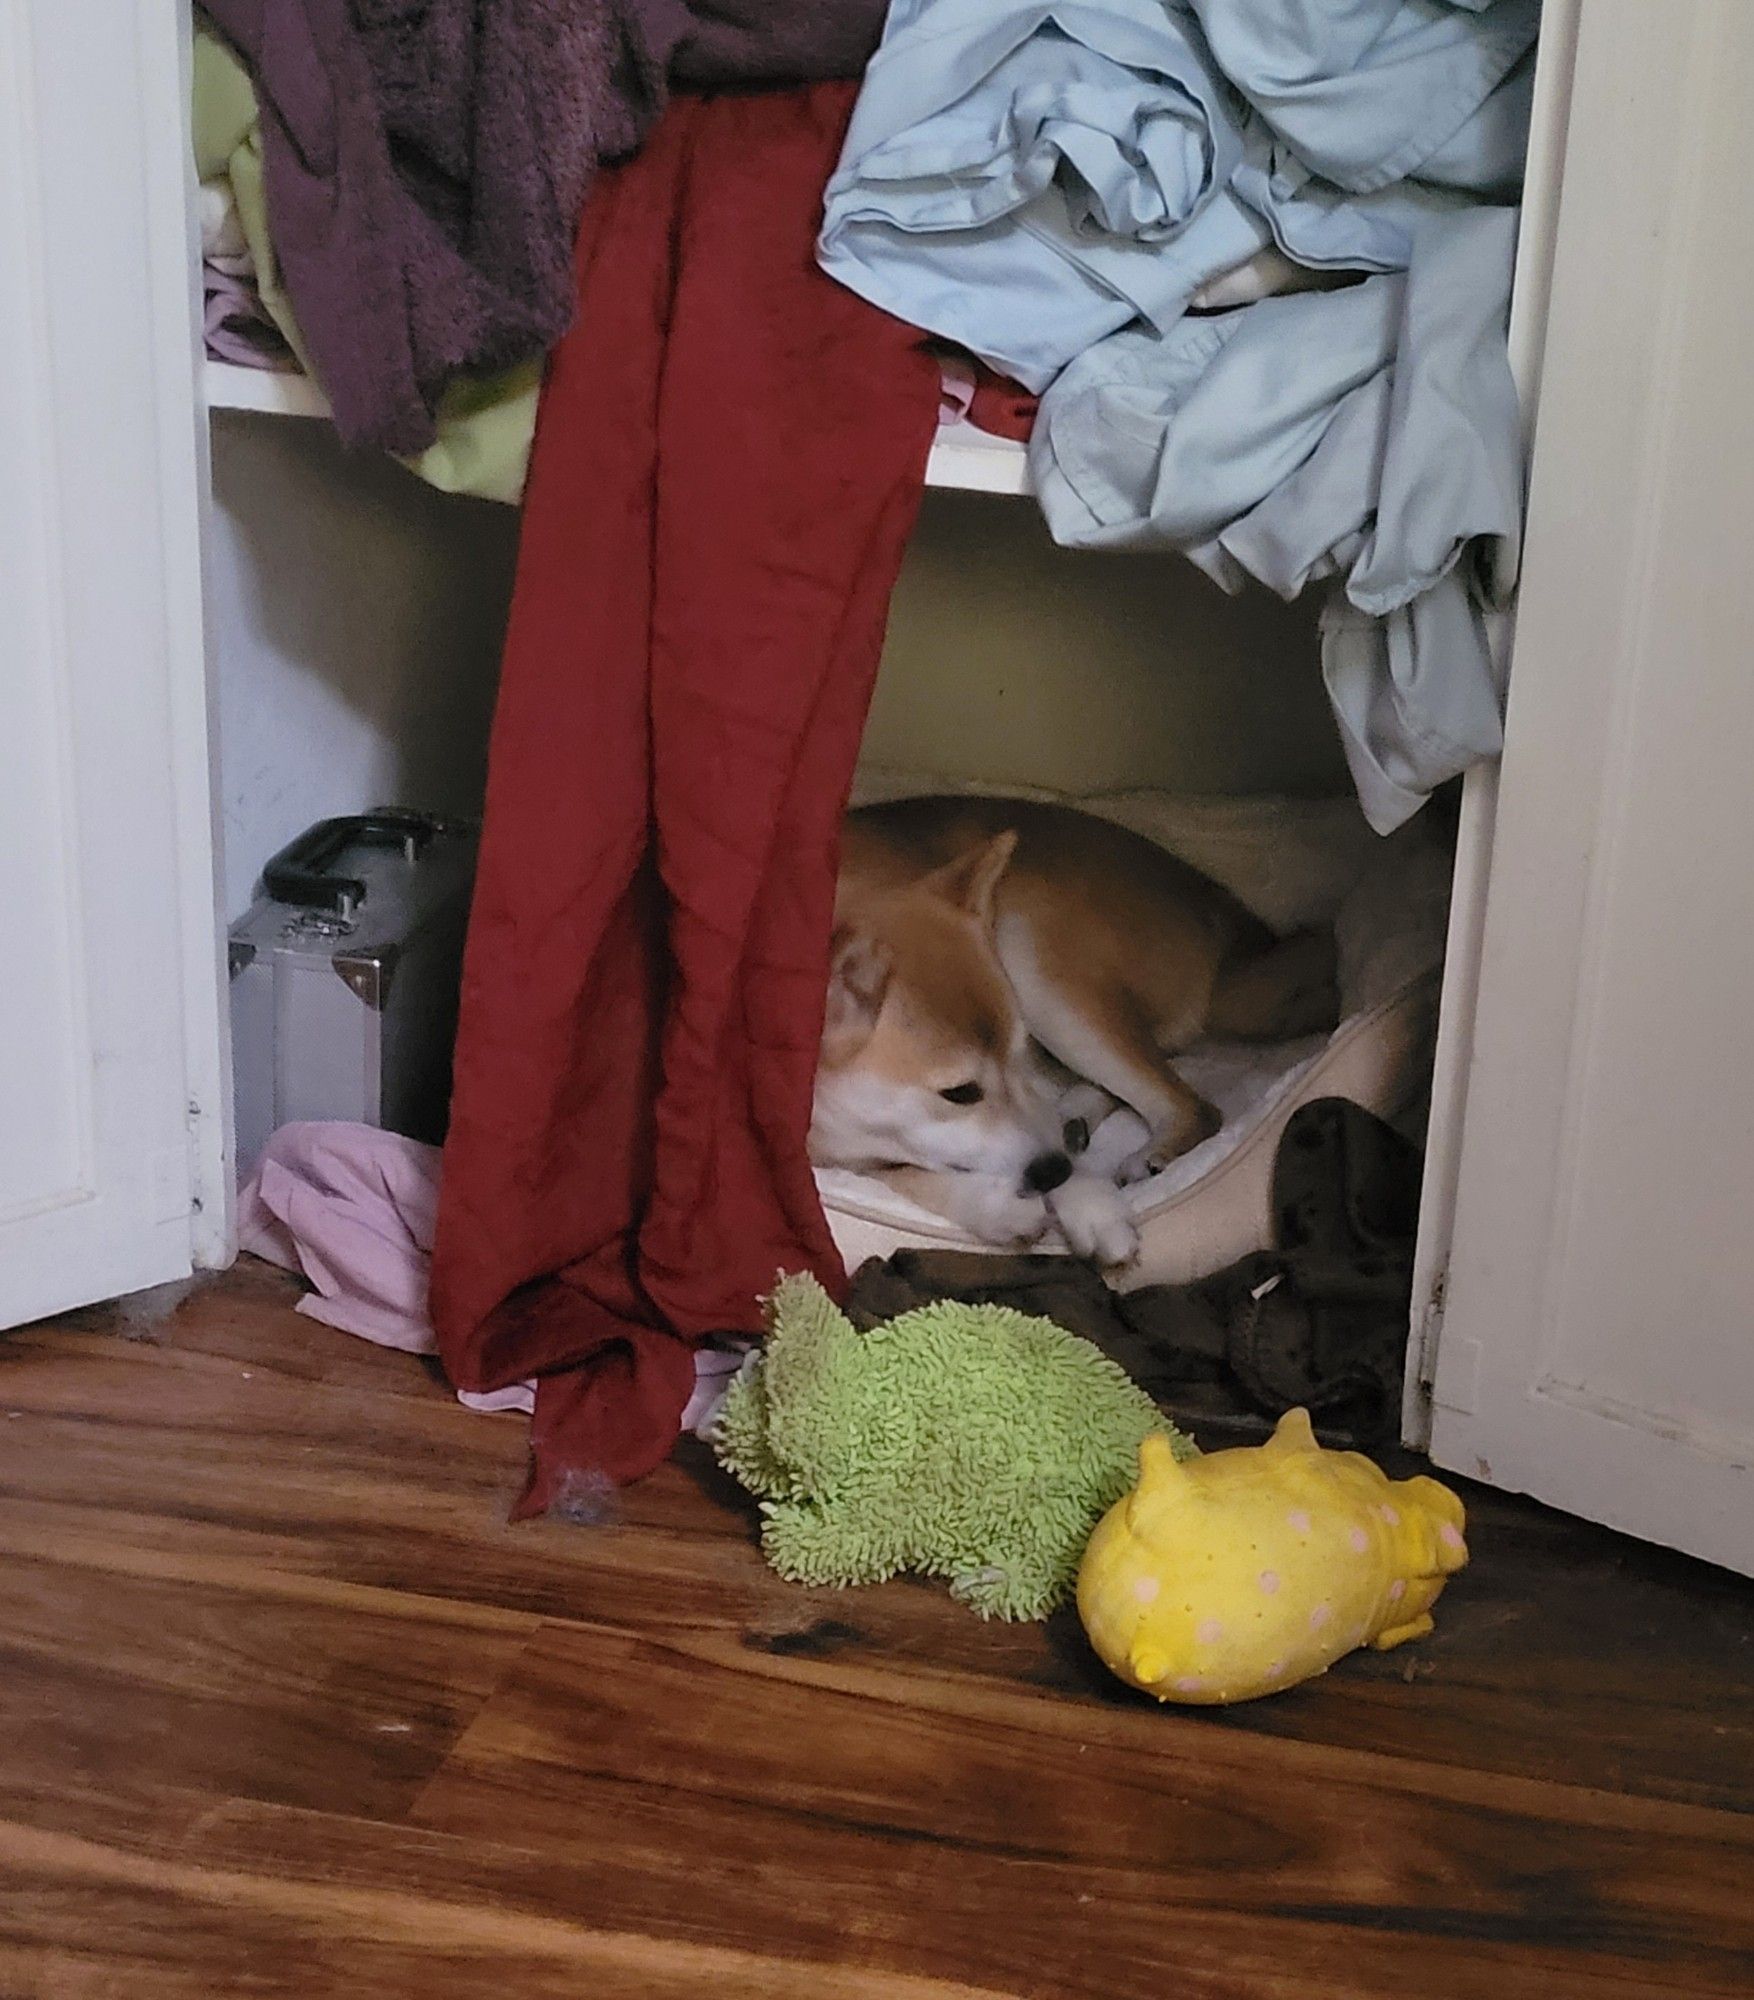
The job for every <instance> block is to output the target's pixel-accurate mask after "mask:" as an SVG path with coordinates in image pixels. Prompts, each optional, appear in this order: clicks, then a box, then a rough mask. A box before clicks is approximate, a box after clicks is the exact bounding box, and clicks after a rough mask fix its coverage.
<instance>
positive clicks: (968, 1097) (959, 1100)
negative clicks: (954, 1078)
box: [938, 1083, 987, 1104]
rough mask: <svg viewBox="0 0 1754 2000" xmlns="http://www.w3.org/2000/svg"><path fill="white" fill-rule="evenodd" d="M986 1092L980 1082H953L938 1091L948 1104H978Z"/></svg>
mask: <svg viewBox="0 0 1754 2000" xmlns="http://www.w3.org/2000/svg"><path fill="white" fill-rule="evenodd" d="M986 1094H987V1093H986V1092H985V1091H984V1090H982V1088H981V1087H980V1085H979V1084H978V1083H953V1084H952V1085H951V1086H950V1088H949V1089H948V1090H941V1091H939V1093H938V1095H939V1096H940V1097H941V1098H943V1100H944V1102H945V1103H946V1104H978V1103H979V1102H980V1101H981V1099H982V1098H983V1097H985V1096H986Z"/></svg>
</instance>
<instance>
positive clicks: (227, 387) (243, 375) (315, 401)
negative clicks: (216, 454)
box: [206, 361, 1031, 494]
mask: <svg viewBox="0 0 1754 2000" xmlns="http://www.w3.org/2000/svg"><path fill="white" fill-rule="evenodd" d="M206 379H207V407H208V408H209V409H210V410H253V411H255V412H256V413H257V414H258V415H260V416H269V417H326V416H327V415H328V414H329V404H328V400H327V398H326V397H325V396H324V394H323V392H322V390H321V389H319V388H318V387H317V385H316V383H315V382H313V381H312V380H311V378H310V377H309V376H308V375H295V374H281V373H276V372H275V371H273V370H271V369H267V368H239V367H236V366H234V365H233V364H232V363H230V362H226V361H209V362H208V363H207V370H206ZM926 484H927V485H928V486H947V487H958V488H960V489H961V490H962V491H963V492H966V493H1009V494H1024V493H1028V492H1030V491H1031V487H1030V483H1029V461H1028V457H1027V455H1026V453H1025V452H1024V449H1023V447H1022V445H1020V444H1013V443H1012V442H1011V441H1010V440H1009V439H1008V438H996V437H992V436H989V435H988V433H987V432H985V431H981V430H976V429H975V427H974V425H973V424H949V425H946V426H945V428H944V429H943V430H941V431H940V432H939V433H938V441H937V443H936V444H935V445H933V447H932V456H931V458H930V459H929V460H927V462H926Z"/></svg>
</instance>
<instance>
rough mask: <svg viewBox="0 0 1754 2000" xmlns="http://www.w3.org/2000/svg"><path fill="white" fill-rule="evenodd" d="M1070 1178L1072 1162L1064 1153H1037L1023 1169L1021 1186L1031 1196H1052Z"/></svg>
mask: <svg viewBox="0 0 1754 2000" xmlns="http://www.w3.org/2000/svg"><path fill="white" fill-rule="evenodd" d="M1071 1178H1072V1162H1071V1161H1070V1160H1068V1159H1067V1158H1066V1156H1065V1154H1064V1153H1037V1154H1036V1156H1035V1158H1034V1159H1033V1160H1031V1161H1030V1163H1029V1165H1028V1166H1027V1167H1025V1168H1024V1169H1023V1185H1024V1186H1025V1187H1026V1188H1027V1189H1028V1190H1029V1192H1030V1193H1031V1194H1052V1193H1053V1191H1054V1189H1055V1188H1057V1187H1064V1186H1065V1185H1066V1183H1067V1182H1068V1181H1069V1180H1070V1179H1071Z"/></svg>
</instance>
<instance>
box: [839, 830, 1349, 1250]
mask: <svg viewBox="0 0 1754 2000" xmlns="http://www.w3.org/2000/svg"><path fill="white" fill-rule="evenodd" d="M835 920H836V952H835V968H834V974H833V977H832V979H831V983H830V992H829V1005H828V1017H827V1025H826V1028H825V1031H824V1037H823V1056H822V1065H821V1069H820V1072H819V1076H818V1082H817V1115H816V1121H815V1125H814V1127H813V1129H812V1135H811V1138H812V1150H813V1153H814V1154H815V1156H816V1158H817V1160H818V1163H819V1164H823V1165H851V1166H861V1167H867V1168H869V1167H896V1168H908V1169H912V1170H914V1171H912V1172H910V1174H909V1175H908V1186H909V1191H910V1192H912V1193H914V1194H915V1195H916V1196H925V1197H926V1198H930V1196H931V1195H932V1193H933V1192H934V1190H932V1189H930V1188H926V1187H923V1186H922V1185H921V1183H922V1182H923V1181H931V1180H939V1181H957V1180H960V1179H961V1177H962V1176H964V1175H976V1176H980V1177H982V1178H983V1179H985V1180H987V1181H990V1182H992V1183H993V1186H992V1187H990V1188H988V1189H986V1190H985V1191H983V1192H982V1193H981V1194H980V1195H979V1196H978V1197H977V1196H976V1194H975V1193H974V1191H972V1190H971V1189H969V1188H968V1187H965V1186H964V1187H955V1188H949V1187H946V1188H940V1189H937V1190H935V1192H936V1193H937V1195H938V1196H939V1197H940V1199H939V1200H938V1202H936V1203H935V1204H934V1205H939V1206H945V1205H946V1204H947V1205H948V1208H949V1212H952V1213H957V1214H958V1215H959V1217H960V1219H962V1220H965V1221H969V1220H970V1215H969V1208H970V1203H971V1202H972V1203H973V1205H974V1208H975V1209H976V1210H982V1211H984V1210H988V1209H990V1210H992V1211H993V1213H994V1215H995V1216H1000V1217H1001V1222H1002V1226H1001V1227H1000V1228H999V1229H997V1230H982V1231H981V1232H980V1233H985V1234H994V1235H996V1236H999V1237H1002V1239H1003V1240H1009V1241H1017V1240H1027V1237H1028V1235H1029V1233H1030V1232H1029V1230H1028V1228H1027V1227H1026V1226H1021V1225H1023V1224H1025V1222H1026V1219H1027V1216H1028V1215H1030V1214H1033V1213H1034V1212H1035V1211H1034V1210H1033V1209H1028V1208H1026V1209H1025V1210H1022V1211H1019V1212H1016V1213H1011V1212H1009V1210H1008V1206H1007V1205H1008V1204H1012V1203H1015V1202H1017V1201H1019V1200H1021V1201H1024V1202H1025V1203H1027V1201H1028V1197H1027V1192H1026V1190H1023V1189H1021V1188H1019V1187H1018V1185H1017V1183H1018V1182H1019V1180H1020V1178H1021V1177H1022V1176H1023V1175H1024V1173H1025V1172H1026V1170H1028V1169H1029V1168H1030V1164H1031V1161H1032V1159H1034V1160H1036V1162H1037V1164H1038V1165H1039V1159H1040V1155H1041V1153H1042V1151H1043V1150H1044V1149H1046V1150H1048V1151H1050V1152H1051V1151H1052V1150H1054V1149H1057V1148H1058V1146H1059V1145H1060V1144H1061V1137H1060V1126H1059V1123H1058V1121H1057V1119H1056V1115H1055V1109H1054V1106H1055V1101H1056V1098H1057V1096H1058V1090H1057V1089H1056V1088H1055V1087H1054V1086H1052V1085H1050V1082H1049V1079H1048V1077H1047V1074H1046V1069H1045V1067H1044V1065H1043V1064H1042V1062H1041V1061H1040V1059H1039V1057H1040V1052H1042V1051H1045V1052H1046V1054H1047V1055H1048V1056H1049V1057H1051V1058H1052V1059H1053V1060H1054V1063H1055V1064H1057V1065H1060V1066H1063V1072H1069V1073H1070V1075H1071V1076H1072V1077H1073V1078H1083V1079H1086V1080H1087V1081H1088V1082H1089V1083H1091V1084H1094V1085H1097V1086H1099V1087H1100V1089H1101V1090H1102V1091H1103V1092H1106V1093H1107V1094H1108V1096H1110V1097H1112V1098H1114V1099H1116V1100H1118V1101H1119V1102H1120V1103H1122V1104H1126V1105H1128V1106H1130V1107H1131V1108H1132V1109H1133V1110H1134V1111H1136V1112H1137V1113H1138V1114H1139V1115H1140V1117H1141V1118H1143V1120H1144V1121H1145V1123H1146V1125H1147V1126H1148V1127H1149V1128H1150V1132H1151V1139H1150V1143H1149V1145H1148V1147H1147V1148H1146V1151H1145V1154H1144V1155H1143V1156H1142V1160H1141V1162H1140V1165H1141V1167H1142V1168H1144V1169H1151V1168H1155V1167H1158V1166H1162V1165H1165V1164H1167V1163H1168V1162H1169V1161H1170V1160H1172V1159H1174V1158H1175V1157H1176V1156H1177V1155H1178V1154H1180V1153H1183V1152H1185V1151H1186V1150H1187V1149H1188V1148H1189V1147H1191V1146H1193V1145H1196V1144H1197V1143H1198V1142H1199V1141H1200V1140H1201V1139H1204V1138H1206V1137H1208V1136H1209V1135H1210V1134H1211V1133H1212V1132H1213V1131H1215V1130H1216V1129H1217V1125H1218V1114H1217V1113H1216V1111H1215V1110H1214V1109H1213V1108H1212V1106H1211V1105H1209V1104H1208V1103H1206V1101H1205V1100H1204V1099H1203V1098H1201V1097H1200V1096H1199V1094H1198V1093H1197V1092H1195V1091H1194V1090H1192V1089H1191V1088H1190V1087H1189V1086H1188V1085H1187V1084H1186V1083H1185V1082H1184V1081H1183V1079H1182V1078H1181V1077H1180V1076H1179V1075H1178V1074H1177V1072H1176V1069H1175V1066H1174V1063H1173V1060H1172V1058H1173V1057H1174V1056H1175V1055H1176V1054H1178V1053H1179V1052H1180V1051H1181V1050H1182V1049H1184V1048H1186V1047H1187V1045H1188V1044H1189V1043H1190V1042H1192V1041H1194V1040H1196V1039H1197V1038H1198V1037H1200V1036H1201V1035H1203V1034H1206V1033H1214V1034H1224V1035H1228V1036H1239V1037H1264V1038H1277V1037H1279V1036H1284V1035H1291V1034H1298V1033H1304V1032H1309V1031H1313V1030H1314V1029H1316V1028H1319V1027H1322V1026H1325V1025H1331V1024H1332V1021H1333V1018H1334V1012H1335V1006H1334V990H1333V956H1334V955H1333V941H1332V939H1331V937H1326V936H1315V935H1308V936H1303V937H1298V938H1292V939H1287V940H1285V941H1283V942H1280V941H1278V940H1276V939H1275V938H1274V937H1273V935H1272V933H1271V932H1269V931H1268V930H1267V928H1266V927H1265V926H1264V925H1263V924H1261V923H1260V922H1259V921H1258V920H1257V919H1256V918H1255V917H1253V916H1252V915H1251V914H1250V913H1249V912H1248V911H1247V910H1246V909H1244V907H1243V906H1242V904H1241V903H1239V902H1238V901H1237V900H1236V899H1235V898H1234V897H1233V896H1231V895H1230V894H1229V893H1228V892H1227V891H1226V890H1224V889H1222V888H1220V887H1219V885H1218V884H1217V883H1215V882H1212V881H1211V880H1209V879H1208V878H1207V877H1205V876H1203V875H1201V874H1199V873H1198V872H1197V871H1196V870H1194V869H1192V868H1189V867H1187V866H1186V865H1184V864H1183V863H1181V862H1179V861H1177V860H1175V859H1174V858H1173V857H1172V856H1170V855H1168V854H1166V853H1164V852H1163V850H1162V849H1160V848H1159V847H1157V846H1156V845H1155V844H1154V843H1152V842H1151V841H1149V840H1146V839H1144V838H1143V837H1142V836H1140V835H1138V834H1135V833H1131V832H1129V831H1127V830H1126V829H1124V828H1121V827H1117V826H1115V825H1113V824H1111V823H1110V822H1108V821H1105V820H1100V819H1097V818H1095V817H1093V816H1091V815H1089V814H1085V813H1080V812H1076V811H1073V810H1071V809H1069V808H1066V807H1060V806H1048V805H1040V804H1036V803H1032V802H1028V801H1024V800H1016V799H954V798H926V799H908V800H903V801H900V802H898V803H896V804H892V805H885V806H875V807H869V808H865V809H863V810H861V811H858V812H855V813H852V814H851V815H849V817H848V819H847V823H846V830H845V842H844V847H843V852H842V861H841V874H840V886H839V893H838V896H837V899H836V906H835ZM1063 1072H1062V1076H1061V1081H1062V1083H1063V1081H1064V1075H1063ZM958 1089H960V1090H962V1091H963V1092H964V1093H965V1094H966V1093H967V1092H969V1091H970V1090H978V1092H979V1102H977V1103H971V1104H965V1105H953V1104H947V1103H946V1102H945V1101H944V1100H943V1098H942V1097H941V1095H940V1093H942V1092H943V1091H945V1090H958ZM922 1169H923V1170H925V1171H924V1172H923V1173H922V1172H921V1171H919V1170H922ZM1038 1206H1039V1205H1038ZM1045 1222H1046V1216H1045V1212H1044V1213H1043V1214H1042V1218H1041V1226H1045ZM971 1226H978V1218H977V1220H976V1221H975V1222H972V1223H971Z"/></svg>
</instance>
